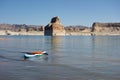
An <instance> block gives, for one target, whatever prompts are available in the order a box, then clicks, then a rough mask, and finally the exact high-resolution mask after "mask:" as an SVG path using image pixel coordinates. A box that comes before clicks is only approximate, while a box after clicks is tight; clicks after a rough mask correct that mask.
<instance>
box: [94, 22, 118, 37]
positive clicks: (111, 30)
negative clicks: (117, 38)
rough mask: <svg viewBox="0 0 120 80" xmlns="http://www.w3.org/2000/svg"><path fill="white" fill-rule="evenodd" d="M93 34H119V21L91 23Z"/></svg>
mask: <svg viewBox="0 0 120 80" xmlns="http://www.w3.org/2000/svg"><path fill="white" fill-rule="evenodd" d="M92 32H93V33H94V34H95V35H120V23H93V25H92Z"/></svg>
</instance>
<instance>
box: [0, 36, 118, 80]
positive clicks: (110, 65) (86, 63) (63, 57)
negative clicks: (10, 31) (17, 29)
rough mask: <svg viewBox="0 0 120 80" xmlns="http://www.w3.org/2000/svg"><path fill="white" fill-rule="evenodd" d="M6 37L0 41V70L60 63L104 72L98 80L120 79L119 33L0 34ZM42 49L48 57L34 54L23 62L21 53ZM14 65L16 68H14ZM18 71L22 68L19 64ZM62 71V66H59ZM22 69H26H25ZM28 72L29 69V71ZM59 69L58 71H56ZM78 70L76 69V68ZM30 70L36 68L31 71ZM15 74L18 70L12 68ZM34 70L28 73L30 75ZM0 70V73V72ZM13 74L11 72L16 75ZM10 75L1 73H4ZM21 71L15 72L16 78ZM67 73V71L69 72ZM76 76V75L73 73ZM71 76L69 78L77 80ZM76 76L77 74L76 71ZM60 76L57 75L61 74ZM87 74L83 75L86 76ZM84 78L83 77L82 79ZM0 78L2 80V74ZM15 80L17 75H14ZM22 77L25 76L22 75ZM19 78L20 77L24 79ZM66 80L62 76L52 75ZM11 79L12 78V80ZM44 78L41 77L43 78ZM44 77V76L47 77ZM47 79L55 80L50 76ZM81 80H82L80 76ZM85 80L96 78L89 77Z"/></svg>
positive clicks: (68, 66)
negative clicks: (74, 34) (82, 34)
mask: <svg viewBox="0 0 120 80" xmlns="http://www.w3.org/2000/svg"><path fill="white" fill-rule="evenodd" d="M0 37H2V38H3V37H4V38H6V39H5V40H0V67H2V68H1V69H0V72H4V68H5V67H6V68H7V69H8V70H9V71H8V72H9V73H11V72H12V70H14V69H11V68H10V69H9V68H8V67H7V66H12V67H13V65H17V66H21V65H22V64H24V63H27V64H28V65H27V64H24V65H25V66H26V67H35V66H31V65H30V64H31V63H32V64H34V63H35V64H34V65H36V67H37V68H38V69H39V67H38V66H40V65H46V66H48V65H49V66H50V65H51V66H53V65H54V67H55V66H58V67H59V66H62V67H65V68H74V69H78V71H79V69H82V70H85V71H88V72H90V73H96V74H100V75H105V79H104V77H103V78H102V77H101V78H97V80H110V78H111V80H119V79H120V36H64V37H51V36H0ZM38 50H45V51H47V53H48V54H49V55H48V56H47V57H46V56H45V57H41V58H40V57H34V58H30V59H28V60H26V61H24V58H23V55H24V53H22V52H32V51H38ZM15 68H16V67H15ZM19 70H23V68H22V66H21V68H20V67H19ZM61 70H63V69H61ZM23 71H24V72H25V71H26V69H25V68H24V70H23ZM28 71H29V70H28ZM58 71H59V70H58ZM76 71H77V70H76ZM32 72H33V73H36V74H37V73H38V71H34V70H32ZM14 73H16V74H17V71H14ZM33 73H29V74H30V75H32V74H33ZM1 74H2V73H0V75H1ZM16 74H14V75H16ZM5 75H9V74H7V71H6V74H5V73H4V74H3V76H5ZM21 75H22V74H20V73H19V74H18V75H17V77H19V76H21ZM69 75H70V74H69ZM75 75H76V74H75ZM75 75H73V76H72V77H71V78H73V79H70V80H79V78H78V79H76V78H75ZM78 75H79V74H78ZM62 76H63V75H60V76H58V77H62ZM64 77H65V76H64ZM85 77H86V76H85ZM85 77H83V78H85ZM0 79H4V78H3V77H2V78H0ZM15 79H16V78H15ZM24 79H28V77H27V78H24ZM24 79H23V78H20V80H24ZM55 79H57V80H59V79H60V80H66V79H65V78H64V79H63V78H62V79H61V78H59V79H58V78H55ZM6 80H7V78H6ZM11 80H14V79H11ZM43 80H44V79H43ZM46 80H47V79H46ZM50 80H54V78H51V79H50ZM83 80H84V79H83ZM86 80H96V78H94V77H92V78H91V79H90V78H89V79H86Z"/></svg>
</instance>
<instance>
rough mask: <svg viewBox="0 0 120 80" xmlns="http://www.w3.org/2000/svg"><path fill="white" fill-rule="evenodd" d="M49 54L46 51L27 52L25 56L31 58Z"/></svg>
mask: <svg viewBox="0 0 120 80" xmlns="http://www.w3.org/2000/svg"><path fill="white" fill-rule="evenodd" d="M42 55H48V54H47V52H46V51H36V52H26V53H25V54H24V58H31V57H36V56H42Z"/></svg>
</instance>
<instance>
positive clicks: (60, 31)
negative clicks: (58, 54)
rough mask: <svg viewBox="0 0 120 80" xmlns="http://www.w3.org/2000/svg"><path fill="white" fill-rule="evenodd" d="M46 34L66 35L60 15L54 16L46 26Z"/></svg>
mask: <svg viewBox="0 0 120 80" xmlns="http://www.w3.org/2000/svg"><path fill="white" fill-rule="evenodd" d="M44 35H45V36H64V35H65V29H64V27H63V25H62V24H61V22H60V19H59V17H58V16H56V17H53V18H52V19H51V21H50V23H49V24H48V25H46V26H45V28H44Z"/></svg>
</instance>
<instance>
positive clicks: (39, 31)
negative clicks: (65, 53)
mask: <svg viewBox="0 0 120 80" xmlns="http://www.w3.org/2000/svg"><path fill="white" fill-rule="evenodd" d="M58 22H59V21H58ZM49 27H51V26H48V28H49ZM44 28H45V27H43V26H38V27H37V26H28V25H9V24H0V35H45V29H44ZM48 28H47V30H48ZM54 28H55V29H54ZM53 29H54V30H53V32H54V33H53V34H57V35H60V34H63V32H64V34H65V35H67V36H68V35H88V36H90V35H92V36H94V35H102V36H103V35H120V23H98V22H95V23H93V25H92V27H85V26H80V25H79V26H66V27H64V29H62V28H61V26H60V28H59V26H58V25H57V26H53ZM59 29H60V30H59ZM62 30H63V31H62ZM48 32H49V31H47V33H48ZM55 36H56V35H55Z"/></svg>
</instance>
